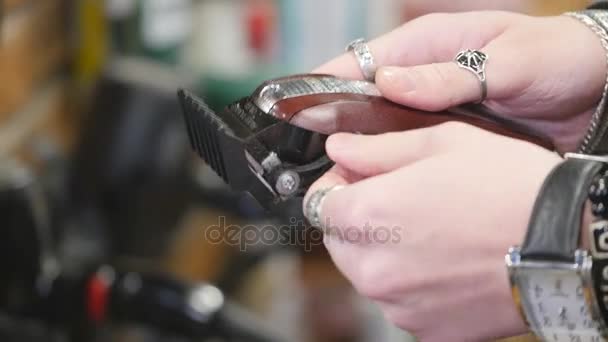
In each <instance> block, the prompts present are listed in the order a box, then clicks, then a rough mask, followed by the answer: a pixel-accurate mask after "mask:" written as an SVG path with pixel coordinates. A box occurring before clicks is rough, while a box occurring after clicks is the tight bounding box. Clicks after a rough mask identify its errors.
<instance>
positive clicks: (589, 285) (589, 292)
mask: <svg viewBox="0 0 608 342" xmlns="http://www.w3.org/2000/svg"><path fill="white" fill-rule="evenodd" d="M592 266H593V257H592V256H590V255H586V256H585V257H584V261H583V264H582V265H581V268H580V271H579V274H580V275H581V279H582V281H583V290H584V293H585V302H586V303H587V307H588V308H589V309H590V310H589V312H590V313H591V318H593V320H594V321H595V322H597V324H598V329H599V333H600V335H602V337H603V338H604V339H606V338H607V337H608V326H607V325H606V322H605V321H604V318H603V317H602V313H601V311H600V307H599V304H598V298H597V295H596V293H595V288H594V286H593V272H592Z"/></svg>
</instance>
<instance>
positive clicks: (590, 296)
mask: <svg viewBox="0 0 608 342" xmlns="http://www.w3.org/2000/svg"><path fill="white" fill-rule="evenodd" d="M505 262H506V265H507V270H508V273H509V281H510V283H511V292H512V293H513V299H514V301H515V303H516V305H517V307H518V311H519V312H520V313H521V314H522V317H523V318H524V320H525V322H526V324H527V325H528V327H530V329H531V330H532V331H534V333H535V334H536V335H537V336H538V337H539V338H542V337H543V336H545V335H546V334H547V333H549V332H548V331H546V330H543V329H541V327H540V324H538V323H535V322H533V321H532V320H531V319H530V317H529V316H528V315H527V314H526V310H525V304H524V303H523V302H524V301H525V298H524V297H525V296H524V295H523V293H524V290H523V289H522V288H521V284H520V280H519V277H520V275H523V273H526V272H527V273H535V272H542V273H546V274H550V273H563V274H566V273H575V274H576V275H577V276H578V277H580V280H581V284H582V286H583V293H584V298H585V304H586V306H587V308H588V309H589V313H590V316H591V318H592V319H593V320H594V321H595V322H597V323H598V325H599V328H598V332H597V336H598V337H602V341H603V340H604V338H605V335H604V332H605V328H604V326H603V325H602V320H601V319H600V318H601V316H600V312H599V307H598V306H597V301H596V298H595V292H594V290H593V281H592V274H591V267H592V259H591V256H589V255H588V253H587V252H586V251H583V250H577V252H576V256H575V258H574V260H573V262H572V263H563V262H550V261H526V260H522V259H521V255H520V249H519V247H512V248H510V249H509V252H508V254H507V255H506V257H505Z"/></svg>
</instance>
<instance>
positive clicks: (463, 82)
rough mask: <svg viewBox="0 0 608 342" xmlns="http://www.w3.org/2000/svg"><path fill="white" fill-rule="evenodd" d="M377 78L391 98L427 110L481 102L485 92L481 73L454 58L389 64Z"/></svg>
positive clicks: (380, 85)
mask: <svg viewBox="0 0 608 342" xmlns="http://www.w3.org/2000/svg"><path fill="white" fill-rule="evenodd" d="M376 82H377V85H378V89H380V91H381V92H382V95H384V96H385V97H386V98H388V99H389V100H391V101H394V102H397V103H400V104H402V105H405V106H410V107H414V108H418V109H422V110H427V111H440V110H444V109H448V108H451V107H455V106H458V105H461V104H464V103H470V102H477V101H479V100H480V99H481V96H482V90H481V84H480V80H479V79H478V78H477V76H475V75H474V74H473V73H472V72H470V71H467V70H464V69H461V68H460V67H458V65H456V63H453V62H449V63H436V64H425V65H418V66H413V67H407V68H399V67H385V68H382V69H380V70H379V72H378V74H377V76H376ZM489 95H490V94H488V97H489ZM490 98H491V97H490Z"/></svg>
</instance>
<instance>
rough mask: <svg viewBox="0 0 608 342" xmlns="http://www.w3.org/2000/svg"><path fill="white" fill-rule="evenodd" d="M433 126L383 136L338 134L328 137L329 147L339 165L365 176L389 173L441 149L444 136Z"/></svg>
mask: <svg viewBox="0 0 608 342" xmlns="http://www.w3.org/2000/svg"><path fill="white" fill-rule="evenodd" d="M443 128H444V127H442V126H437V127H430V128H422V129H416V130H411V131H407V132H395V133H385V134H380V135H357V134H349V133H338V134H334V135H332V136H330V137H329V139H328V140H327V143H326V150H327V154H328V155H329V157H330V158H331V159H332V160H333V161H335V162H336V163H337V164H338V165H340V166H341V167H343V168H346V169H348V170H351V171H352V172H354V173H357V174H359V175H361V176H363V177H372V176H376V175H379V174H383V173H387V172H390V171H393V170H395V169H398V168H401V167H403V166H406V165H408V164H411V163H414V162H416V161H419V160H421V159H424V158H426V157H427V156H430V155H432V154H434V153H437V152H438V151H439V150H440V149H441V141H440V139H441V135H440V134H437V133H436V131H437V130H441V131H444V129H443Z"/></svg>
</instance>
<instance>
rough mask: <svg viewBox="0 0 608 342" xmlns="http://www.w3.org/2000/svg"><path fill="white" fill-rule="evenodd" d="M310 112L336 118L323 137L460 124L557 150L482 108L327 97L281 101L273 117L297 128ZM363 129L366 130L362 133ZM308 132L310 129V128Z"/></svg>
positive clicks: (339, 95)
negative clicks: (427, 107)
mask: <svg viewBox="0 0 608 342" xmlns="http://www.w3.org/2000/svg"><path fill="white" fill-rule="evenodd" d="M309 110H315V111H316V110H320V111H329V112H330V116H332V117H334V118H335V120H332V122H331V123H330V124H329V125H330V126H333V127H332V128H331V132H324V133H333V132H359V133H364V134H377V133H384V132H389V131H406V130H412V129H418V128H425V127H431V126H435V125H438V124H441V123H444V122H448V121H460V122H464V123H468V124H471V125H473V126H476V127H479V128H482V129H485V130H488V131H491V132H494V133H497V134H500V135H504V136H508V137H512V138H515V139H519V140H524V141H528V142H531V143H533V144H536V145H539V146H541V147H544V148H546V149H549V150H555V148H554V145H553V142H552V141H551V139H549V138H548V137H546V136H544V135H542V134H540V133H538V132H535V131H533V130H532V129H530V128H528V127H526V126H524V125H522V124H520V123H517V122H515V121H512V120H509V119H505V118H502V117H499V116H497V115H495V114H493V113H491V112H490V111H489V109H488V108H487V107H484V106H480V105H467V106H461V107H456V108H453V109H450V110H447V111H443V112H425V111H421V110H417V109H412V108H408V107H405V106H402V105H399V104H396V103H394V102H391V101H388V100H386V99H384V98H382V97H378V96H368V95H360V94H347V93H336V94H327V93H326V94H317V95H304V96H299V97H293V98H288V99H284V100H281V101H279V102H277V103H276V105H274V107H273V108H272V111H271V113H270V114H272V115H274V116H275V117H277V118H281V119H283V120H286V121H290V122H292V123H294V124H296V125H298V122H297V121H298V119H297V117H298V114H300V113H302V112H304V111H307V112H308V111H309ZM326 114H327V113H326ZM325 116H327V115H325ZM307 117H310V115H309V116H307ZM319 125H320V126H323V127H324V128H327V126H328V123H319ZM362 127H364V129H363V130H362V129H361V128H362ZM305 128H308V129H311V128H310V127H305Z"/></svg>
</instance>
